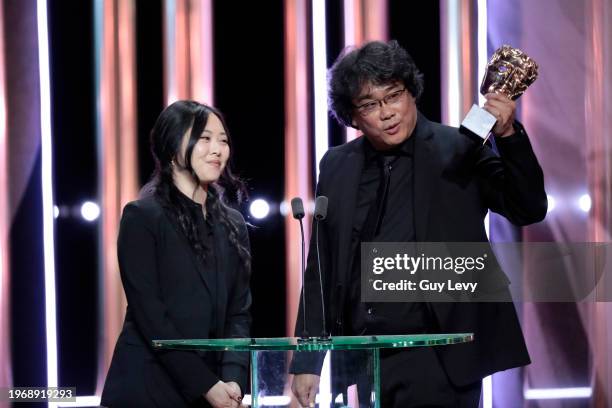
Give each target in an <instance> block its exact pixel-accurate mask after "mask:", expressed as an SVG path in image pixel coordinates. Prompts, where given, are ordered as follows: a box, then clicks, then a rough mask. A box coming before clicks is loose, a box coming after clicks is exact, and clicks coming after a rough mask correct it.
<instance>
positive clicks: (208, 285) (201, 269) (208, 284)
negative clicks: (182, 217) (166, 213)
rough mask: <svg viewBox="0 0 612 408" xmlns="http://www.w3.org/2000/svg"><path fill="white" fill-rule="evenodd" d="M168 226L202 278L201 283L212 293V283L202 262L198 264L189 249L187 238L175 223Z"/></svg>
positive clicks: (197, 260) (194, 254)
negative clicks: (171, 228) (170, 226)
mask: <svg viewBox="0 0 612 408" xmlns="http://www.w3.org/2000/svg"><path fill="white" fill-rule="evenodd" d="M170 225H172V227H173V229H174V231H175V233H176V236H177V237H178V239H179V240H180V241H181V243H182V246H183V248H185V252H187V253H188V254H189V259H191V263H192V264H193V267H194V268H195V269H196V270H197V271H198V274H199V275H200V277H201V278H202V281H203V282H204V286H205V287H206V289H207V290H208V292H210V293H212V291H213V290H215V288H213V287H212V283H211V282H210V278H209V277H208V276H207V275H206V273H205V271H204V266H203V265H202V262H200V260H199V259H198V256H197V255H196V253H195V252H194V251H193V249H191V245H190V244H189V240H188V239H187V237H185V235H184V234H183V232H182V231H181V230H180V228H179V226H178V225H176V223H174V222H170Z"/></svg>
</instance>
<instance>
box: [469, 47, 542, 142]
mask: <svg viewBox="0 0 612 408" xmlns="http://www.w3.org/2000/svg"><path fill="white" fill-rule="evenodd" d="M537 77H538V64H536V62H535V61H534V60H532V59H531V58H529V56H527V55H526V54H525V53H524V52H523V51H521V50H519V49H517V48H512V47H510V46H509V45H502V46H501V47H499V48H498V49H497V50H496V51H495V53H493V56H492V57H491V60H490V61H489V63H488V64H487V69H486V73H485V76H484V78H483V79H482V84H481V85H480V93H481V94H482V95H485V94H487V93H498V94H503V95H506V96H507V97H508V98H510V99H512V100H516V99H518V97H519V96H521V95H522V94H523V92H525V90H526V89H527V88H528V87H529V85H531V84H532V83H533V82H534V81H535V80H536V78H537ZM496 121H497V119H496V118H495V116H493V115H491V114H490V113H489V112H487V111H486V110H484V109H483V108H480V107H478V105H473V106H472V108H471V109H470V111H469V112H468V114H467V116H466V117H465V119H463V122H462V123H461V126H462V127H465V128H467V129H469V130H470V131H472V132H474V133H475V134H477V135H478V136H480V137H481V138H483V139H485V140H486V139H487V137H488V135H489V133H490V132H491V129H493V126H495V122H496Z"/></svg>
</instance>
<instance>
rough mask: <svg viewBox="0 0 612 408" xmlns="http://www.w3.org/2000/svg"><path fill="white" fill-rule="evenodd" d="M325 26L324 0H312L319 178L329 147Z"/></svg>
mask: <svg viewBox="0 0 612 408" xmlns="http://www.w3.org/2000/svg"><path fill="white" fill-rule="evenodd" d="M326 32H327V27H326V25H325V0H313V2H312V55H313V58H312V60H313V65H314V66H313V81H314V87H313V88H314V128H315V162H314V166H315V174H316V179H317V180H318V179H319V162H320V161H321V158H323V155H324V154H325V152H326V151H327V149H328V147H329V138H328V135H327V132H328V127H327V126H328V123H327V117H328V116H327V36H326Z"/></svg>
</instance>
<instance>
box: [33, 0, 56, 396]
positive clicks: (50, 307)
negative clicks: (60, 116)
mask: <svg viewBox="0 0 612 408" xmlns="http://www.w3.org/2000/svg"><path fill="white" fill-rule="evenodd" d="M36 20H37V30H38V67H39V78H40V135H41V170H42V172H41V182H42V183H41V184H42V201H43V202H42V210H43V216H42V219H43V251H44V267H45V326H46V337H47V386H49V387H57V322H56V308H55V246H54V242H53V222H54V217H53V172H52V171H53V163H52V158H53V157H52V156H53V149H52V143H53V141H52V139H51V86H50V81H49V38H48V31H47V1H46V0H37V3H36Z"/></svg>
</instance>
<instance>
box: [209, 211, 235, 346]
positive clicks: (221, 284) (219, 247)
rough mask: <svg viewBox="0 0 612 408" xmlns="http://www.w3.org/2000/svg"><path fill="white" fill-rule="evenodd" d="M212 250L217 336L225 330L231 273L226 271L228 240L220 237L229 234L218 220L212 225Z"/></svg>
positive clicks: (228, 259)
mask: <svg viewBox="0 0 612 408" xmlns="http://www.w3.org/2000/svg"><path fill="white" fill-rule="evenodd" d="M213 228H214V239H213V241H214V250H215V258H216V261H217V262H216V264H217V270H216V273H217V287H216V288H215V290H216V291H217V296H216V299H217V305H216V306H217V307H216V309H217V327H216V334H217V336H222V335H223V332H224V330H225V315H226V312H227V311H226V308H225V306H226V305H227V291H228V290H227V279H228V274H231V273H230V271H228V268H227V265H228V262H230V257H229V254H228V250H229V248H228V244H229V242H228V240H227V239H221V237H225V236H228V235H229V234H228V233H227V232H226V231H225V227H224V226H223V225H222V224H221V223H220V222H218V221H217V222H215V224H214V226H213Z"/></svg>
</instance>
